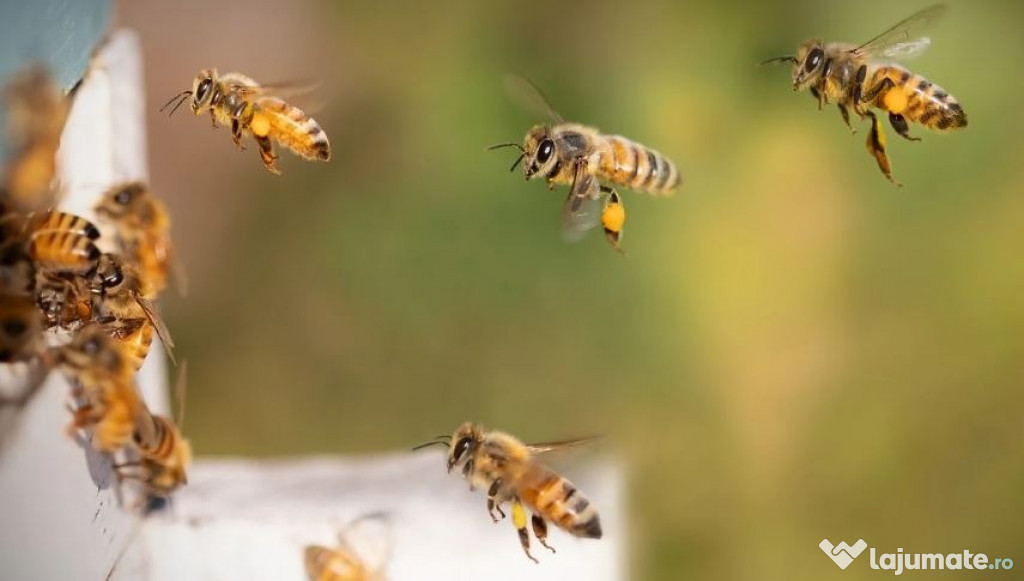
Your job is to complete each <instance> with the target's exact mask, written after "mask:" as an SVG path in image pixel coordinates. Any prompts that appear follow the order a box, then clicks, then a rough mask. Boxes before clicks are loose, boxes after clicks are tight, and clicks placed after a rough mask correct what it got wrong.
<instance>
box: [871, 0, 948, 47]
mask: <svg viewBox="0 0 1024 581" xmlns="http://www.w3.org/2000/svg"><path fill="white" fill-rule="evenodd" d="M945 13H946V5H945V4H936V5H934V6H929V7H928V8H925V9H924V10H921V11H920V12H916V13H914V14H912V15H910V16H908V17H907V18H904V19H903V20H901V21H899V22H897V23H896V24H895V25H893V26H892V27H891V28H889V29H888V30H886V31H885V32H883V33H882V34H879V35H878V36H876V37H874V38H872V39H871V40H869V41H867V42H865V43H864V44H862V45H860V46H858V47H857V48H855V49H853V52H858V53H861V54H865V55H871V56H882V57H886V56H888V55H887V54H886V53H887V51H889V50H890V49H895V47H896V45H900V44H904V45H917V46H920V45H919V43H920V41H921V40H925V42H924V45H923V47H920V48H919V49H918V53H919V52H920V50H923V48H924V47H927V46H928V44H929V43H930V42H931V41H930V40H927V39H923V38H920V35H921V33H922V32H924V31H925V30H927V29H928V28H929V27H931V26H932V25H933V24H935V22H937V21H938V20H939V19H940V18H942V16H943V15H944V14H945ZM915 39H916V40H915ZM896 50H897V51H904V50H906V49H896ZM904 58H905V57H904Z"/></svg>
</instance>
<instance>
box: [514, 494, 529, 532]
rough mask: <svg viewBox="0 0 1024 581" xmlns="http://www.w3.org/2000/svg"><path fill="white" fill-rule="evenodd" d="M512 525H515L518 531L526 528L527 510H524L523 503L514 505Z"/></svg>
mask: <svg viewBox="0 0 1024 581" xmlns="http://www.w3.org/2000/svg"><path fill="white" fill-rule="evenodd" d="M512 524H514V525H515V526H516V528H517V529H523V528H526V509H524V508H523V505H522V503H520V502H518V501H516V502H514V503H513V504H512Z"/></svg>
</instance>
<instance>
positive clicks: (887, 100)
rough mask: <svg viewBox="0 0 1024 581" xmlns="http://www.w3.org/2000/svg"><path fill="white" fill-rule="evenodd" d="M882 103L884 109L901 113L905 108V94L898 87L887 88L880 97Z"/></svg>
mask: <svg viewBox="0 0 1024 581" xmlns="http://www.w3.org/2000/svg"><path fill="white" fill-rule="evenodd" d="M882 104H884V105H885V109H886V110H887V111H889V112H892V113H896V114H899V113H902V112H903V111H905V110H906V108H907V94H906V93H904V92H903V89H901V88H900V87H893V88H892V89H889V90H888V91H887V92H886V93H885V96H884V97H882Z"/></svg>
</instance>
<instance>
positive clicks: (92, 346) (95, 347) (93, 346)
mask: <svg viewBox="0 0 1024 581" xmlns="http://www.w3.org/2000/svg"><path fill="white" fill-rule="evenodd" d="M82 351H84V352H85V354H86V355H95V354H97V353H99V351H100V342H99V341H98V340H97V339H89V340H88V341H86V342H85V345H82Z"/></svg>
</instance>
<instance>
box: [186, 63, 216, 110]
mask: <svg viewBox="0 0 1024 581" xmlns="http://www.w3.org/2000/svg"><path fill="white" fill-rule="evenodd" d="M216 80H217V70H216V69H206V70H204V71H201V72H200V73H199V74H198V75H196V78H195V79H193V80H192V91H191V95H192V103H191V105H192V112H193V113H195V114H196V115H200V114H202V113H203V112H205V111H206V110H207V109H209V108H210V107H211V103H212V101H213V85H214V83H216Z"/></svg>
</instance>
